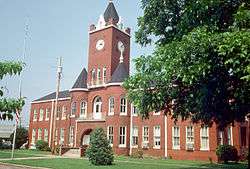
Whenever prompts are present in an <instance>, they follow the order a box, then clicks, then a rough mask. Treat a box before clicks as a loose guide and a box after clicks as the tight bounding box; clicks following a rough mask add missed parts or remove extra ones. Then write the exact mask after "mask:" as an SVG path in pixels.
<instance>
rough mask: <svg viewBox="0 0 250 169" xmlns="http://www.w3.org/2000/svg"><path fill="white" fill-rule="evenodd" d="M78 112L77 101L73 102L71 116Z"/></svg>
mask: <svg viewBox="0 0 250 169" xmlns="http://www.w3.org/2000/svg"><path fill="white" fill-rule="evenodd" d="M75 114H76V102H73V103H72V104H71V114H70V115H71V116H74V115H75Z"/></svg>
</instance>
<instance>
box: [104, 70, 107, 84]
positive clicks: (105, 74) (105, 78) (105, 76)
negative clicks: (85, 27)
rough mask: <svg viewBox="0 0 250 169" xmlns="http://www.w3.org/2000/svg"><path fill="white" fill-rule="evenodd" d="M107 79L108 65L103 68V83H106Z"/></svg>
mask: <svg viewBox="0 0 250 169" xmlns="http://www.w3.org/2000/svg"><path fill="white" fill-rule="evenodd" d="M106 80H107V69H106V67H104V68H103V83H106Z"/></svg>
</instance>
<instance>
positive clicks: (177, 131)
mask: <svg viewBox="0 0 250 169" xmlns="http://www.w3.org/2000/svg"><path fill="white" fill-rule="evenodd" d="M175 140H178V141H177V142H176V141H175ZM180 142H181V137H180V126H173V127H172V148H173V150H180V148H181V147H180ZM175 143H177V144H175Z"/></svg>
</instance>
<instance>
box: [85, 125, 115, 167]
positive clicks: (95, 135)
mask: <svg viewBox="0 0 250 169" xmlns="http://www.w3.org/2000/svg"><path fill="white" fill-rule="evenodd" d="M86 156H87V157H88V158H89V161H90V162H91V163H92V164H94V165H111V164H112V162H113V161H114V154H113V151H112V148H111V146H110V145H109V142H108V140H107V137H106V134H105V132H104V130H103V129H102V128H97V129H95V130H94V131H93V132H92V133H91V135H90V146H89V148H88V149H87V150H86Z"/></svg>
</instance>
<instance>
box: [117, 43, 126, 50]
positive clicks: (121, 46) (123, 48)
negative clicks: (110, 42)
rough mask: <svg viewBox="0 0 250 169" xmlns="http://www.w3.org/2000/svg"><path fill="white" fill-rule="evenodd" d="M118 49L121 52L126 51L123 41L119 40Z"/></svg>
mask: <svg viewBox="0 0 250 169" xmlns="http://www.w3.org/2000/svg"><path fill="white" fill-rule="evenodd" d="M118 49H119V51H120V52H124V50H125V46H124V44H123V43H122V42H121V41H119V42H118Z"/></svg>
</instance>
